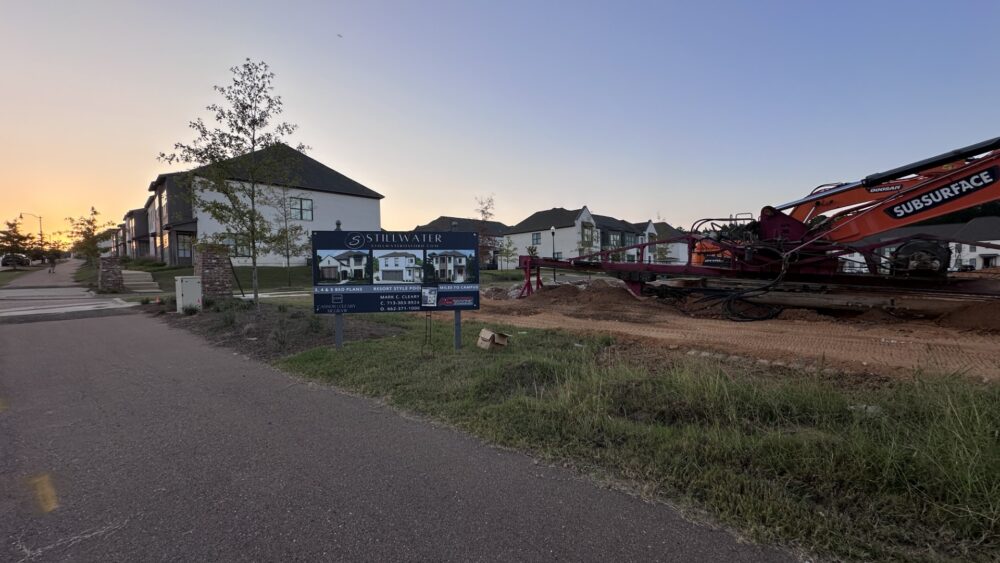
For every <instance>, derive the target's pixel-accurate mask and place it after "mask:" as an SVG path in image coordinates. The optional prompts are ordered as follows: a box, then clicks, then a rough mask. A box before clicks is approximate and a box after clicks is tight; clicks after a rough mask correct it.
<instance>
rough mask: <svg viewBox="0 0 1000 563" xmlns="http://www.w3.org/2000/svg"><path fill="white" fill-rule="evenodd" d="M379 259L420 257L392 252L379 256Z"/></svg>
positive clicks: (407, 253)
mask: <svg viewBox="0 0 1000 563" xmlns="http://www.w3.org/2000/svg"><path fill="white" fill-rule="evenodd" d="M379 258H419V256H417V255H416V254H413V253H412V252H390V253H388V254H383V255H381V256H379Z"/></svg>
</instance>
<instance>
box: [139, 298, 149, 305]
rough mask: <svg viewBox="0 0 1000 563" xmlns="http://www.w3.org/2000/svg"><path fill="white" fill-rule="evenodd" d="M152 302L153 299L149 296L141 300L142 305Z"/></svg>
mask: <svg viewBox="0 0 1000 563" xmlns="http://www.w3.org/2000/svg"><path fill="white" fill-rule="evenodd" d="M151 302H152V299H150V298H149V297H143V298H142V299H140V300H139V304H140V305H149V304H150V303H151Z"/></svg>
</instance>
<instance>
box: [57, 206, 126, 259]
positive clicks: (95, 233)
mask: <svg viewBox="0 0 1000 563" xmlns="http://www.w3.org/2000/svg"><path fill="white" fill-rule="evenodd" d="M98 216H100V213H99V212H98V211H97V210H96V209H94V208H93V207H91V208H90V214H89V215H84V216H81V217H77V218H76V219H74V218H72V217H67V218H66V220H67V221H69V225H70V227H69V236H70V238H71V239H73V244H72V246H71V247H70V250H71V251H73V252H75V253H77V254H79V255H81V256H83V257H84V258H86V259H87V264H93V263H94V261H95V260H97V257H99V256H100V255H101V248H100V246H99V244H100V243H101V242H103V241H105V240H108V239H109V238H111V233H110V232H109V231H107V230H106V229H107V228H108V227H110V226H112V225H113V224H114V223H112V222H111V221H105V222H101V221H100V220H98Z"/></svg>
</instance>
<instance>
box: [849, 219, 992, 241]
mask: <svg viewBox="0 0 1000 563" xmlns="http://www.w3.org/2000/svg"><path fill="white" fill-rule="evenodd" d="M913 235H930V236H933V237H938V238H941V239H944V240H966V241H976V242H986V241H997V240H1000V217H995V216H989V217H976V218H975V219H973V220H971V221H969V222H968V223H945V224H943V225H911V226H909V227H901V228H899V229H893V230H891V231H886V232H884V233H879V234H877V235H873V236H870V237H867V238H864V239H862V240H860V241H858V242H857V243H854V244H859V245H860V244H872V243H876V242H879V241H883V240H891V239H896V238H903V237H909V236H913Z"/></svg>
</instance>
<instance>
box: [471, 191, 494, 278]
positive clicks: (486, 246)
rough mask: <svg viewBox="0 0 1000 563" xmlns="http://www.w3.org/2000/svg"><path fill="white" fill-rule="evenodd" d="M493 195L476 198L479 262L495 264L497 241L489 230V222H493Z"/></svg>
mask: <svg viewBox="0 0 1000 563" xmlns="http://www.w3.org/2000/svg"><path fill="white" fill-rule="evenodd" d="M493 207H494V202H493V194H490V195H488V196H486V197H476V214H477V215H479V261H480V263H481V262H482V261H483V260H486V261H487V262H488V263H493V253H494V252H495V251H496V250H497V246H498V245H497V241H496V237H494V236H493V235H492V234H491V233H490V230H489V226H488V225H487V222H488V221H492V220H493Z"/></svg>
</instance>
